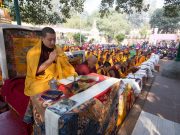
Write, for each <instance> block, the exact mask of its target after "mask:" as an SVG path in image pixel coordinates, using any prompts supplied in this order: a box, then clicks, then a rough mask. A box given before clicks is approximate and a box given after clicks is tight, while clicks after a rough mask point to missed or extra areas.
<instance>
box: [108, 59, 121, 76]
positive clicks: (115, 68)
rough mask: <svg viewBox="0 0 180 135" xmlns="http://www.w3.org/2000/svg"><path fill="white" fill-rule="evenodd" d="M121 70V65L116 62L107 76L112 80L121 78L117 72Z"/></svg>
mask: <svg viewBox="0 0 180 135" xmlns="http://www.w3.org/2000/svg"><path fill="white" fill-rule="evenodd" d="M120 69H121V63H120V62H116V63H115V64H114V66H112V67H111V68H110V69H109V72H108V73H109V76H110V77H114V78H121V76H120V72H119V70H120Z"/></svg>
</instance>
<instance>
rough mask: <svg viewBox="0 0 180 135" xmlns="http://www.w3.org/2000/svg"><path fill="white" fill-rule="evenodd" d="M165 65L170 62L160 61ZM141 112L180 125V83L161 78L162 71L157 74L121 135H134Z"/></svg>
mask: <svg viewBox="0 0 180 135" xmlns="http://www.w3.org/2000/svg"><path fill="white" fill-rule="evenodd" d="M165 64H168V61H165V60H163V61H160V66H161V67H163V66H164V65H165ZM152 83H153V84H152ZM151 84H152V86H151ZM141 111H144V112H146V113H150V114H152V115H153V116H155V117H156V116H158V117H159V118H160V119H161V118H162V119H165V120H170V121H173V122H177V123H180V81H179V80H175V79H169V78H166V77H163V76H161V70H160V72H159V73H155V78H153V79H150V80H149V81H148V83H147V84H146V86H145V87H144V91H143V92H142V94H141V95H140V96H139V98H138V100H137V101H136V103H135V105H134V106H133V108H132V110H131V111H130V113H129V115H128V117H127V118H126V119H125V121H124V123H123V124H122V126H121V128H120V130H119V132H118V134H119V135H131V134H132V132H133V130H134V127H135V125H136V123H138V122H137V121H138V118H139V115H140V113H141ZM139 119H142V118H139ZM142 128H143V127H142ZM160 134H161V133H160ZM152 135H153V134H152Z"/></svg>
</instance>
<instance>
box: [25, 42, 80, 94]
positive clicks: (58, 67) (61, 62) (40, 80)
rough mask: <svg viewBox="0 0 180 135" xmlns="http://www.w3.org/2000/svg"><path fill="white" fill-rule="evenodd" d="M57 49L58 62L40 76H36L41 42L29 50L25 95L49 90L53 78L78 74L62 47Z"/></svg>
mask: <svg viewBox="0 0 180 135" xmlns="http://www.w3.org/2000/svg"><path fill="white" fill-rule="evenodd" d="M56 51H57V54H58V56H57V59H56V64H55V63H52V64H51V65H50V66H49V67H48V68H47V69H46V70H45V74H44V75H39V76H36V72H37V68H38V64H39V58H40V54H41V42H39V44H38V45H36V46H34V47H33V48H31V49H30V50H29V51H28V54H27V75H26V81H25V90H24V93H25V95H27V96H34V95H36V94H39V93H42V92H43V91H46V90H48V89H49V88H50V87H49V85H48V83H49V81H50V80H51V79H52V78H55V79H62V78H67V77H68V76H73V75H76V72H75V70H74V68H73V66H72V65H71V64H70V63H69V62H68V58H67V56H66V55H65V54H64V52H63V51H62V49H61V48H60V47H58V46H56Z"/></svg>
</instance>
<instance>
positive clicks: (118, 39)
mask: <svg viewBox="0 0 180 135" xmlns="http://www.w3.org/2000/svg"><path fill="white" fill-rule="evenodd" d="M124 39H125V35H124V34H122V33H121V34H118V35H117V36H116V40H117V42H118V44H120V43H121V42H122V41H123V40H124Z"/></svg>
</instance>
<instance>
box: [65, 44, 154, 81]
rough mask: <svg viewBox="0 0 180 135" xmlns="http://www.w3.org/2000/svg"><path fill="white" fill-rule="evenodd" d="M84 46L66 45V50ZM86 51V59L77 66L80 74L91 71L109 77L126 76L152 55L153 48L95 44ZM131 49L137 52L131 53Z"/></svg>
mask: <svg viewBox="0 0 180 135" xmlns="http://www.w3.org/2000/svg"><path fill="white" fill-rule="evenodd" d="M82 48H83V47H81V48H80V47H78V46H73V47H69V46H65V47H64V48H63V49H64V51H67V50H71V51H77V50H81V49H82ZM84 50H85V52H86V55H85V58H86V61H85V62H83V63H81V64H79V65H77V66H76V67H75V69H76V72H77V73H78V75H87V74H89V73H98V74H102V75H105V76H109V77H115V78H125V77H126V76H127V75H128V74H129V73H130V72H131V70H132V68H133V67H136V66H140V65H141V63H143V62H144V61H145V60H147V59H148V58H149V57H150V54H151V50H148V51H147V50H146V49H143V48H141V47H139V48H138V49H137V48H136V46H135V47H134V46H133V47H123V49H122V48H119V47H114V46H109V48H108V47H103V46H99V48H98V45H96V46H93V47H87V45H86V48H85V49H84ZM131 51H133V52H135V53H132V54H131V53H130V52H131Z"/></svg>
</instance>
